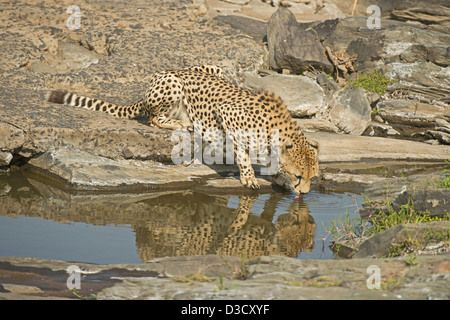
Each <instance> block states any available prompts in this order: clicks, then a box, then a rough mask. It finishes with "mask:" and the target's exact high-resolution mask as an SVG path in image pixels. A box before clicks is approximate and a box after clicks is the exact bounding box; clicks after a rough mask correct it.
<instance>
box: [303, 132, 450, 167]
mask: <svg viewBox="0 0 450 320" xmlns="http://www.w3.org/2000/svg"><path fill="white" fill-rule="evenodd" d="M307 136H308V137H311V138H314V139H316V140H317V141H318V142H319V146H320V151H319V161H321V162H323V163H324V165H326V164H325V163H329V162H357V161H368V162H373V160H396V161H404V160H408V161H430V162H440V161H442V162H444V160H446V159H447V158H448V155H449V154H450V146H443V145H437V146H436V145H428V144H425V143H420V142H415V141H407V140H399V139H389V138H381V137H367V136H353V135H343V134H342V135H340V134H333V133H324V132H315V133H307Z"/></svg>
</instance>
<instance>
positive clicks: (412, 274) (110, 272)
mask: <svg viewBox="0 0 450 320" xmlns="http://www.w3.org/2000/svg"><path fill="white" fill-rule="evenodd" d="M448 259H449V255H448V254H447V255H445V254H443V255H437V256H421V257H419V259H418V264H417V265H415V266H412V267H408V266H407V265H406V262H405V259H404V258H401V259H393V258H390V259H355V260H299V259H293V258H286V257H278V256H273V257H266V256H264V257H260V258H258V259H254V260H250V261H248V262H246V263H245V266H244V269H242V268H241V261H240V259H239V258H237V257H230V256H223V257H220V256H218V255H207V256H181V257H173V258H159V259H154V260H151V261H148V262H147V263H143V264H114V265H94V264H85V263H76V262H63V261H54V260H45V259H39V258H20V257H0V271H1V272H0V283H2V286H3V284H6V286H3V290H1V292H0V297H1V298H3V299H36V298H41V297H44V298H45V297H48V296H52V297H56V298H62V297H63V298H76V297H75V295H73V294H72V292H71V291H70V290H68V289H67V287H66V281H67V278H68V276H69V275H68V274H67V273H66V270H67V267H68V266H69V265H77V266H78V267H79V268H80V270H81V272H82V278H81V283H80V285H81V289H80V290H79V295H81V296H85V297H86V296H89V294H91V293H94V294H95V297H96V298H97V299H110V300H113V299H123V300H128V299H153V300H154V299H156V300H163V299H174V300H186V299H202V300H204V299H212V300H230V299H258V300H261V299H263V300H264V299H267V300H278V299H281V300H283V299H285V300H299V299H300V300H301V299H340V300H341V299H344V300H347V299H352V300H354V299H371V300H379V299H391V300H394V299H395V300H397V299H449V298H450V296H449V294H450V292H449V291H448V288H449V286H450V273H449V271H450V265H449V264H448ZM374 267H376V268H378V269H377V270H378V271H379V276H380V286H379V289H369V286H370V284H372V283H373V281H372V278H370V276H372V275H373V270H374ZM242 274H246V275H247V278H246V279H245V280H238V279H236V277H238V276H239V275H241V276H242ZM30 277H34V279H36V280H35V281H33V284H32V287H29V288H25V287H23V286H22V287H21V285H25V284H26V285H28V286H29V278H30ZM40 279H41V280H42V281H40ZM368 283H370V284H369V286H368ZM10 290H12V292H11V291H10ZM269 303H270V302H269ZM176 312H177V313H178V312H179V311H178V310H177V311H176Z"/></svg>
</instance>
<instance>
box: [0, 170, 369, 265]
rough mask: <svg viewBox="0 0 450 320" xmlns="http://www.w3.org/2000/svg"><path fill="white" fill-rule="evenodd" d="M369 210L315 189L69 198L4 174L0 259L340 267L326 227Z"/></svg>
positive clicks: (0, 181)
mask: <svg viewBox="0 0 450 320" xmlns="http://www.w3.org/2000/svg"><path fill="white" fill-rule="evenodd" d="M237 192H239V191H237ZM361 202H362V197H361V196H359V195H355V194H350V193H320V192H318V191H315V190H312V191H311V192H310V193H308V194H306V195H304V196H303V198H300V199H294V195H293V194H291V193H284V194H282V193H275V192H274V193H268V194H259V195H255V196H249V195H245V196H243V195H239V194H227V195H223V194H221V195H208V194H205V193H200V192H195V191H191V190H179V191H165V192H149V193H140V194H137V193H117V194H111V193H108V194H92V193H71V192H66V191H63V190H61V189H58V188H55V187H53V186H50V185H48V184H45V183H42V182H41V181H37V180H34V179H32V178H30V177H26V176H23V175H22V174H20V173H14V174H2V175H0V256H23V257H40V258H46V259H56V260H65V261H75V262H89V263H98V264H110V263H141V262H145V261H148V260H150V259H153V258H157V257H167V256H177V255H203V254H216V253H222V254H229V255H237V256H240V255H246V256H247V257H257V256H260V255H285V256H289V257H297V258H299V259H332V258H334V255H333V253H332V252H331V250H330V249H329V248H328V246H329V245H330V239H329V237H328V239H326V240H325V242H324V240H323V238H324V237H325V236H326V231H325V229H324V226H323V224H325V225H327V226H329V225H330V223H331V221H332V220H334V219H336V218H338V217H339V216H342V215H343V214H344V213H345V212H346V211H348V212H349V213H354V212H355V211H356V210H357V206H360V205H361Z"/></svg>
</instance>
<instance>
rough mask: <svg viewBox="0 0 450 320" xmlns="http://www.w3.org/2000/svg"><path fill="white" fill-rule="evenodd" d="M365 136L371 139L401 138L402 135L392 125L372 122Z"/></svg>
mask: <svg viewBox="0 0 450 320" xmlns="http://www.w3.org/2000/svg"><path fill="white" fill-rule="evenodd" d="M364 135H366V136H371V137H399V136H400V133H399V132H398V131H397V130H395V129H394V128H393V127H392V126H390V125H387V124H383V123H379V122H374V121H372V122H371V123H370V124H369V126H368V127H367V129H366V131H365V132H364Z"/></svg>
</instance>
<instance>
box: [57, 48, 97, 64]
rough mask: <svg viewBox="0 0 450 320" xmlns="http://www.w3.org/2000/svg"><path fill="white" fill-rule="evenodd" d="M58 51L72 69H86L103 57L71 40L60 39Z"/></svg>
mask: <svg viewBox="0 0 450 320" xmlns="http://www.w3.org/2000/svg"><path fill="white" fill-rule="evenodd" d="M57 53H58V55H59V56H60V57H61V58H62V59H63V60H64V62H65V63H66V64H67V67H68V68H69V69H70V70H82V69H85V68H87V67H89V66H90V65H92V64H95V63H98V61H99V59H100V58H101V56H100V55H98V54H96V53H95V52H92V51H90V50H88V49H86V48H84V47H82V46H80V45H78V44H76V43H74V42H70V41H59V43H58V49H57Z"/></svg>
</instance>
